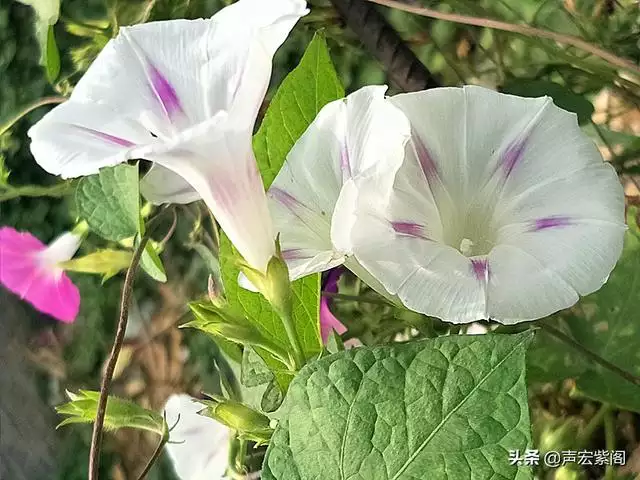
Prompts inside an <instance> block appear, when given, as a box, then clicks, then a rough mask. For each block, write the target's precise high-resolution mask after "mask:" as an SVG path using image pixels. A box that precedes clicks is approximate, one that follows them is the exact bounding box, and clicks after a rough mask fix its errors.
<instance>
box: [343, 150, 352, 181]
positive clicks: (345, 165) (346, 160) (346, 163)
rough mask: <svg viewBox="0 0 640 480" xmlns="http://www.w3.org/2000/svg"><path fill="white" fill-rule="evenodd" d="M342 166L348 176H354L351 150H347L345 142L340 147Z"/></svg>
mask: <svg viewBox="0 0 640 480" xmlns="http://www.w3.org/2000/svg"><path fill="white" fill-rule="evenodd" d="M340 168H341V169H342V171H343V172H344V173H345V174H346V176H347V178H351V177H352V173H351V163H350V162H349V151H348V150H347V145H346V144H343V145H342V148H341V149H340Z"/></svg>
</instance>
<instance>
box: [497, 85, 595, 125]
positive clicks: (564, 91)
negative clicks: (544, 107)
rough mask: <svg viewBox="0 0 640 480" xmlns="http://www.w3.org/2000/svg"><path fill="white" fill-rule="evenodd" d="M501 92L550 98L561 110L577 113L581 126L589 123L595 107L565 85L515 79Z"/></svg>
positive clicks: (504, 86)
mask: <svg viewBox="0 0 640 480" xmlns="http://www.w3.org/2000/svg"><path fill="white" fill-rule="evenodd" d="M501 90H502V92H504V93H510V94H511V95H518V96H520V97H544V96H545V95H546V96H549V97H551V98H552V99H553V103H555V104H556V105H557V106H559V107H560V108H563V109H565V110H567V111H569V112H573V113H575V114H576V115H577V116H578V123H579V124H580V125H584V124H586V123H589V122H590V121H591V115H592V114H593V111H594V108H593V105H592V104H591V102H590V101H589V100H588V99H587V98H585V96H584V95H578V94H576V93H574V92H572V91H571V90H570V89H569V88H567V87H565V86H564V85H560V84H558V83H554V82H549V81H545V80H523V79H514V80H512V81H510V82H508V83H506V84H505V85H503V87H502V89H501Z"/></svg>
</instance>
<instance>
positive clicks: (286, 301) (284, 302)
mask: <svg viewBox="0 0 640 480" xmlns="http://www.w3.org/2000/svg"><path fill="white" fill-rule="evenodd" d="M240 268H241V270H242V272H243V273H244V274H245V276H246V277H247V279H248V280H249V281H250V282H251V283H252V284H253V285H254V286H255V287H256V289H258V291H259V292H260V293H262V295H263V296H264V297H265V298H266V299H267V300H268V301H269V303H270V304H271V305H272V306H273V308H274V309H275V310H276V311H277V312H278V313H279V314H280V315H283V314H284V315H291V310H292V308H293V299H292V296H291V281H290V280H289V269H288V267H287V264H286V262H285V261H284V259H283V258H282V252H281V250H280V239H279V238H276V256H274V257H271V259H270V260H269V263H268V264H267V271H266V273H262V272H260V271H259V270H256V269H255V268H252V267H251V266H249V265H248V264H247V263H245V262H240Z"/></svg>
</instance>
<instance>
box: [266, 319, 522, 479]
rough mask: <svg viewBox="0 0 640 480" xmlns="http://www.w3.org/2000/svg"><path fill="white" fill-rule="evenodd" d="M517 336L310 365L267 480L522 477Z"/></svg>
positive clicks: (280, 430) (293, 393)
mask: <svg viewBox="0 0 640 480" xmlns="http://www.w3.org/2000/svg"><path fill="white" fill-rule="evenodd" d="M532 337H533V333H532V332H531V331H529V332H525V333H522V334H518V335H495V334H492V335H480V336H462V335H461V336H457V335H455V336H447V337H440V338H437V339H429V340H425V341H420V342H412V343H405V344H393V345H390V346H379V347H373V348H356V349H353V350H347V351H344V352H340V353H338V354H335V355H331V356H329V357H325V358H323V359H321V360H319V361H317V362H314V363H311V364H308V365H307V366H306V367H304V368H303V369H302V370H301V371H300V373H299V374H298V376H296V378H295V379H294V380H293V382H292V383H291V386H290V387H289V392H288V393H287V396H286V399H285V401H284V404H283V406H282V407H281V411H282V412H283V415H282V417H281V418H282V420H281V421H280V423H279V425H278V427H277V428H276V430H275V432H274V435H273V437H272V440H271V443H270V445H269V449H268V451H267V457H266V459H265V463H264V465H263V478H264V479H265V480H276V479H277V480H294V479H295V480H310V479H318V478H322V479H325V478H326V479H332V480H342V479H354V480H355V479H358V480H418V479H424V480H439V479H450V480H459V479H461V478H468V479H472V480H475V479H487V478H495V479H497V478H500V479H518V480H521V479H530V478H532V475H531V471H530V469H529V467H524V466H520V467H519V466H511V465H509V462H508V460H507V459H508V451H509V450H511V449H519V450H520V451H522V450H525V449H526V448H527V447H530V446H531V432H530V424H529V407H528V404H527V390H526V381H525V353H526V348H527V345H528V344H529V342H530V341H531V339H532Z"/></svg>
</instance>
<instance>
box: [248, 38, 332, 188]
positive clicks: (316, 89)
mask: <svg viewBox="0 0 640 480" xmlns="http://www.w3.org/2000/svg"><path fill="white" fill-rule="evenodd" d="M342 97H344V89H343V87H342V85H341V84H340V80H338V76H337V74H336V71H335V68H334V67H333V63H331V57H330V56H329V50H328V49H327V43H326V41H325V39H324V35H323V34H322V33H321V32H317V33H316V34H315V36H314V37H313V40H311V43H309V46H308V47H307V50H306V51H305V53H304V56H303V57H302V60H300V64H299V65H298V66H297V67H296V68H295V69H294V70H293V71H292V72H291V73H290V74H289V75H288V76H287V78H285V79H284V81H283V82H282V85H280V88H278V91H277V93H276V94H275V96H274V97H273V100H272V101H271V104H270V105H269V109H268V110H267V113H266V115H265V117H264V120H263V121H262V124H261V125H260V129H259V130H258V133H256V135H255V136H254V137H253V150H254V152H255V155H256V160H257V162H258V167H259V168H260V173H261V174H262V179H263V181H264V186H265V188H269V186H270V185H271V183H272V182H273V180H274V179H275V178H276V175H277V174H278V172H279V171H280V168H281V167H282V164H283V163H284V160H285V158H286V156H287V154H288V153H289V151H290V150H291V147H293V145H294V143H296V141H297V140H298V138H300V136H301V135H302V134H303V133H304V131H305V130H306V129H307V127H308V126H309V125H310V124H311V122H312V121H313V119H314V118H315V117H316V115H317V114H318V112H319V111H320V109H322V107H324V106H325V105H326V104H327V103H329V102H332V101H334V100H337V99H339V98H342Z"/></svg>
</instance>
